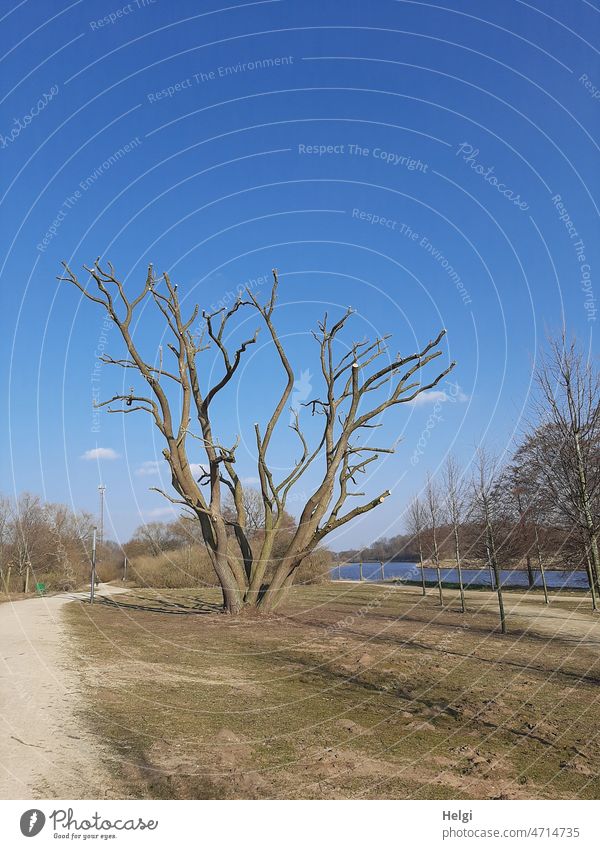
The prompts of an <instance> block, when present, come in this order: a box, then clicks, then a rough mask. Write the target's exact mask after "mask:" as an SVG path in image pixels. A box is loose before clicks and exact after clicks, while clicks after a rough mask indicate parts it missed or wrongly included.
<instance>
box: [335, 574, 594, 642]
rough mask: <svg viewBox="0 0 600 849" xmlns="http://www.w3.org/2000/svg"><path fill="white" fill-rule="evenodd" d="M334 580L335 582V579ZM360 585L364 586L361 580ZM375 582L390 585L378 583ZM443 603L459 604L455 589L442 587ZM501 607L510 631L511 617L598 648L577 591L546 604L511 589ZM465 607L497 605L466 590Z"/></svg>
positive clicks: (408, 589)
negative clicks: (503, 609)
mask: <svg viewBox="0 0 600 849" xmlns="http://www.w3.org/2000/svg"><path fill="white" fill-rule="evenodd" d="M336 583H337V582H336ZM339 583H340V584H342V585H343V584H358V585H359V584H360V581H351V580H346V581H340V582H339ZM363 585H364V586H368V583H367V582H365V583H364V584H363ZM379 586H390V585H389V584H379ZM397 589H398V592H402V593H411V594H413V595H415V596H416V597H420V595H421V588H420V587H417V586H410V585H404V586H398V588H397ZM427 592H428V593H432V594H436V593H437V589H435V588H434V587H429V589H428V590H427ZM444 599H445V602H446V604H448V605H449V606H450V607H453V608H454V609H458V607H459V603H460V602H459V599H460V596H459V592H458V590H455V589H448V588H447V587H444ZM504 607H505V609H506V615H507V619H508V628H509V631H510V626H511V621H512V623H513V625H515V624H516V625H517V626H518V627H519V628H520V629H525V630H527V631H528V632H529V633H532V634H541V635H542V636H549V637H559V638H560V639H562V640H566V641H567V642H574V643H580V644H581V645H586V646H592V647H596V648H600V612H598V613H593V612H592V609H591V602H590V601H589V599H588V598H585V599H584V598H583V597H582V596H581V595H576V594H573V595H566V594H564V595H562V596H557V595H555V594H552V595H551V596H550V604H548V605H545V604H544V603H543V596H542V594H541V593H539V592H538V593H536V594H535V595H531V594H529V593H526V592H523V593H516V592H514V590H511V591H510V592H506V593H504ZM467 608H468V609H469V610H475V611H484V610H488V611H489V612H490V613H495V612H496V611H497V609H498V597H497V595H496V593H495V592H493V591H492V590H490V591H485V590H478V591H477V592H469V591H468V590H467Z"/></svg>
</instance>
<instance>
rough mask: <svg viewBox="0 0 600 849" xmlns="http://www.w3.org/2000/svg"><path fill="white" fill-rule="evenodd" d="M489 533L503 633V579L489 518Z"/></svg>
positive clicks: (504, 631) (504, 621)
mask: <svg viewBox="0 0 600 849" xmlns="http://www.w3.org/2000/svg"><path fill="white" fill-rule="evenodd" d="M486 524H487V534H488V548H489V552H490V561H491V567H492V569H493V572H494V579H495V582H496V594H497V596H498V612H499V613H500V629H501V631H502V633H503V634H506V613H505V611H504V597H503V595H502V581H501V576H500V569H499V567H498V560H497V559H496V547H495V545H494V532H493V530H492V526H491V524H490V521H489V518H488V519H487V522H486Z"/></svg>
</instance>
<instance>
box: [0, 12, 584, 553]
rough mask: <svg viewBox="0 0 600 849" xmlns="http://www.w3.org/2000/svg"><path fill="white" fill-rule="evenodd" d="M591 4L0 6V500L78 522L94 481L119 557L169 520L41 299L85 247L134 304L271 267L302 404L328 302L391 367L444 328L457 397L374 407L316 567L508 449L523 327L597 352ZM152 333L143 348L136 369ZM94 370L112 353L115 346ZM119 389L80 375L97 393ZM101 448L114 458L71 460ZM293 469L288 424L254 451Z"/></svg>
mask: <svg viewBox="0 0 600 849" xmlns="http://www.w3.org/2000/svg"><path fill="white" fill-rule="evenodd" d="M596 6H598V3H597V0H596V2H587V0H535V2H531V3H528V2H521V0H503V2H498V3H491V2H486V3H482V2H480V1H479V0H444V2H441V3H440V4H434V3H421V2H404V0H374V2H370V3H367V2H347V0H327V2H323V0H319V2H316V1H315V0H303V2H297V0H269V2H254V3H244V2H237V3H235V2H229V3H228V4H225V3H223V2H219V0H214V2H204V0H202V2H191V0H187V2H186V1H185V0H184V2H177V3H168V2H166V0H155V2H150V0H137V2H135V0H134V2H132V3H129V4H122V3H120V0H115V2H90V1H89V0H81V1H80V2H75V3H70V4H69V3H68V2H65V3H63V2H57V0H52V1H51V2H44V3H34V2H32V0H25V2H21V3H13V2H9V3H7V2H2V6H1V8H2V15H4V18H3V20H2V40H3V44H2V52H1V55H2V59H1V65H2V89H1V92H2V94H1V99H2V103H1V106H0V109H1V115H0V163H1V181H2V203H1V215H2V222H1V223H2V233H3V239H2V266H1V268H2V272H1V273H2V286H1V291H0V298H1V307H2V323H3V332H2V334H1V335H0V345H1V353H2V362H3V364H4V367H3V369H2V377H1V380H2V383H1V392H2V394H1V397H2V414H1V421H2V427H3V430H4V432H3V434H2V436H3V438H2V440H1V444H0V452H1V453H0V469H1V472H2V481H1V484H2V485H1V489H2V490H3V491H4V492H5V493H7V494H14V493H15V492H18V491H21V490H31V491H34V492H39V493H41V494H43V496H44V497H45V498H47V499H49V500H59V501H65V502H67V503H70V504H73V505H74V506H78V507H81V508H85V509H88V510H95V509H96V505H97V492H96V488H97V486H98V484H99V482H100V481H101V480H102V481H103V482H104V483H105V484H106V486H107V507H108V514H109V518H108V533H109V534H110V535H111V536H113V537H115V538H121V539H124V538H126V537H127V535H128V534H129V533H130V531H131V530H132V529H133V527H135V526H136V525H137V524H138V523H139V522H140V521H142V520H144V519H145V520H149V519H152V518H156V517H161V518H164V517H165V515H166V514H165V513H164V511H165V502H164V501H163V500H162V499H161V498H160V496H158V495H156V494H153V493H150V492H148V488H149V486H152V485H158V484H159V482H160V479H161V474H162V476H163V483H165V484H167V485H168V480H166V479H165V477H164V469H163V467H162V466H159V472H158V473H156V469H155V466H154V465H153V464H155V461H156V460H157V459H160V450H161V448H162V445H161V444H160V442H159V440H158V435H157V434H155V433H153V431H152V429H151V427H150V423H149V422H148V421H147V420H145V419H144V418H143V417H137V418H136V416H127V417H119V416H109V415H106V414H103V415H102V416H101V418H100V424H99V430H98V429H97V428H96V430H94V420H93V416H92V408H91V402H92V390H93V388H95V387H94V384H93V382H92V375H93V372H94V367H95V357H96V353H97V351H98V343H99V341H101V339H102V332H103V316H102V315H101V313H100V312H99V310H98V309H97V308H95V307H94V305H91V304H88V303H81V302H80V297H79V296H78V293H77V292H75V291H74V290H72V289H70V288H68V287H67V286H66V285H65V284H62V285H59V284H58V283H57V282H56V281H55V277H56V275H57V274H58V273H59V271H60V265H59V263H60V260H61V259H67V260H68V261H69V262H70V263H71V264H72V265H73V266H74V267H80V266H81V265H82V263H89V262H90V261H92V260H93V259H94V258H95V257H96V256H99V255H100V256H102V257H104V258H108V259H110V260H111V261H112V262H113V264H114V265H115V266H116V268H117V269H118V270H119V272H120V273H121V274H122V276H123V277H124V278H125V279H126V280H127V284H128V286H131V287H132V289H135V288H136V287H138V286H140V285H141V283H142V282H143V279H144V277H145V269H146V267H147V263H148V262H149V261H152V262H153V263H154V266H155V268H156V270H157V271H162V270H168V271H169V272H170V273H171V275H172V277H173V278H174V279H175V280H176V281H177V282H178V284H179V287H180V291H181V292H183V293H185V295H186V297H189V298H190V300H192V301H199V302H200V304H201V306H203V307H210V306H211V305H213V304H216V303H218V302H219V300H220V299H222V298H223V297H226V296H227V293H228V292H230V291H233V290H235V288H236V286H237V285H238V284H240V283H244V282H245V281H248V280H250V279H252V278H257V277H259V276H264V275H266V274H268V272H269V269H270V268H272V267H273V266H277V267H278V268H279V269H280V273H281V279H282V285H281V305H282V306H281V309H280V310H279V311H278V314H277V318H278V321H279V326H280V328H281V331H282V333H283V334H285V335H286V338H287V339H288V344H289V350H290V355H291V357H292V361H293V365H294V369H295V371H296V372H297V374H298V379H299V382H300V387H299V389H298V393H300V394H301V393H302V392H303V388H302V387H303V386H304V384H303V382H302V381H303V379H302V372H306V371H307V370H309V371H310V373H311V374H312V375H313V377H311V378H310V379H309V378H308V377H307V376H306V375H305V378H304V380H309V382H310V383H311V384H312V386H313V390H312V392H313V393H314V391H315V389H316V388H317V387H318V382H317V378H316V376H315V374H316V372H317V361H316V359H315V349H314V344H313V343H312V342H311V338H310V335H309V331H310V328H311V327H313V326H314V324H315V322H316V320H317V318H318V317H319V316H320V315H321V313H322V312H323V310H324V309H325V308H327V309H328V310H329V312H330V314H332V315H334V314H337V312H338V311H340V310H342V309H344V308H345V307H346V306H347V305H349V304H350V305H352V306H353V307H355V309H356V310H357V315H356V317H355V319H354V328H355V334H354V335H356V336H357V337H362V336H363V335H364V334H365V333H366V334H368V335H373V334H376V333H393V334H394V339H393V341H392V350H393V352H394V353H395V352H396V351H402V352H403V353H407V352H410V351H412V350H414V348H415V345H416V344H417V343H418V344H423V343H424V342H425V341H427V339H429V338H430V337H431V336H433V335H435V334H436V333H437V331H438V329H439V328H440V327H441V326H445V327H446V328H447V330H448V337H447V347H446V352H445V358H446V359H447V358H448V357H451V358H453V359H456V360H457V361H458V367H457V369H456V372H455V378H454V379H455V380H456V381H457V383H458V387H456V386H450V385H449V384H448V383H446V384H444V385H443V386H441V387H440V390H441V391H443V392H445V393H446V398H447V400H438V404H437V406H436V404H435V401H436V398H439V396H432V397H430V398H429V399H428V403H422V404H419V405H414V406H412V407H410V408H408V407H400V408H398V409H397V410H396V411H394V413H393V414H391V415H390V417H389V419H388V423H387V425H386V427H385V430H384V433H383V434H381V433H380V434H378V435H377V439H378V441H381V440H382V439H383V437H385V438H388V439H389V440H393V439H394V438H395V437H396V436H398V435H402V437H403V441H402V442H401V444H400V445H399V447H398V451H397V453H396V455H395V456H394V457H393V458H388V459H386V461H385V462H384V463H382V464H381V465H380V466H379V467H378V468H377V469H376V470H374V472H373V474H372V475H371V476H370V478H369V480H368V481H367V483H366V485H365V486H366V491H367V493H368V494H370V495H371V494H375V493H376V492H378V491H380V490H381V489H383V488H385V487H386V486H390V488H391V489H392V492H393V494H392V497H391V498H390V499H388V501H387V502H386V504H385V505H384V506H383V507H381V508H380V509H379V510H378V511H376V512H375V513H372V514H370V516H369V518H368V519H366V520H364V521H362V522H361V523H359V524H358V525H354V526H352V527H348V528H347V529H346V530H345V533H344V535H343V537H341V538H340V539H338V540H337V541H336V547H347V546H350V545H357V544H361V543H368V542H371V541H373V540H374V539H375V538H376V537H377V536H379V535H382V534H385V535H390V534H393V533H398V532H399V531H400V530H401V529H402V511H403V509H404V507H405V505H406V502H407V500H408V498H409V497H410V496H411V495H412V494H413V493H414V492H415V491H417V490H418V489H419V487H420V486H421V485H422V482H423V479H424V475H425V472H426V470H427V469H431V470H432V471H433V472H435V470H436V469H437V468H438V466H439V464H440V463H441V462H443V459H444V456H445V455H446V453H447V452H448V450H454V451H456V453H457V454H458V455H459V457H460V458H461V459H462V460H463V461H464V462H465V463H468V461H469V459H470V457H471V456H472V452H473V447H474V445H475V444H476V443H477V441H478V440H480V439H481V438H483V437H484V436H485V438H486V440H488V441H489V442H490V443H491V444H492V445H493V446H494V447H495V448H496V449H498V450H503V449H505V448H506V447H507V446H509V445H510V442H511V439H512V438H513V435H514V433H515V431H517V432H518V430H519V428H520V427H521V425H522V416H523V408H524V406H525V405H526V403H527V398H528V394H529V392H530V378H531V363H532V357H533V355H534V353H535V350H536V348H537V347H538V345H539V343H540V340H541V339H542V338H543V336H544V333H545V330H546V328H557V327H559V326H560V323H561V320H562V315H563V311H564V315H565V316H566V320H567V323H568V325H569V327H570V328H571V329H572V330H573V331H574V332H576V333H577V334H578V335H579V336H580V337H581V338H582V339H584V340H585V341H586V343H587V342H590V343H591V345H592V347H593V346H594V344H595V343H594V339H593V331H594V329H595V323H596V316H595V314H594V309H593V307H594V306H595V301H594V300H593V299H594V298H595V297H598V298H600V282H598V281H597V280H596V281H595V278H596V277H597V276H598V269H600V252H599V245H598V237H597V233H598V207H597V205H598V204H599V203H600V197H599V192H598V173H599V172H598V142H597V141H596V140H597V139H598V132H597V131H598V126H599V119H600V53H599V43H600V41H599V39H598V32H599V31H600V11H599V10H598V9H597V8H596ZM596 95H597V96H596ZM595 139H596V140H595ZM309 146H313V149H316V150H317V151H318V150H319V149H321V150H323V149H324V150H325V152H323V153H322V154H320V153H319V152H309ZM557 195H560V197H561V200H560V202H559V201H558V199H557V197H556V196H557ZM559 203H562V206H560V205H559ZM377 217H379V219H380V220H382V219H383V220H384V221H385V223H384V224H382V223H379V222H377V220H375V222H374V218H375V219H377ZM561 217H562V220H561ZM411 232H412V233H416V234H417V236H415V237H411ZM44 240H45V241H44ZM580 240H581V242H580ZM577 245H579V252H578V249H577ZM582 256H583V257H584V259H582ZM586 285H587V286H588V289H587V291H584V287H585V286H586ZM461 287H462V288H461ZM157 326H158V325H157V322H156V321H155V320H154V319H152V317H151V316H150V315H148V316H145V317H144V319H143V320H142V323H141V325H140V328H139V331H138V332H139V336H138V338H139V339H140V342H141V344H143V345H148V350H150V351H151V352H153V353H154V352H155V351H156V346H157V344H158V342H157V338H156V329H157ZM349 330H350V327H349ZM351 335H352V334H350V332H349V333H348V335H347V337H346V339H347V340H349V337H350V336H351ZM106 350H108V351H110V353H112V354H114V355H117V354H119V353H121V351H122V349H121V347H120V345H119V341H118V338H117V332H116V331H115V330H112V331H109V333H108V345H107V348H106ZM268 362H269V351H268V349H266V348H264V347H263V346H262V344H259V345H257V346H256V349H255V350H253V351H252V355H251V356H250V357H249V358H248V364H247V367H246V369H245V371H244V373H243V375H242V379H241V380H240V381H239V383H238V384H236V386H235V391H234V392H232V393H231V394H230V396H229V399H228V404H225V403H223V404H221V405H220V407H219V413H220V420H219V426H218V433H219V436H221V438H222V439H223V441H230V440H231V439H232V438H233V435H234V434H235V432H238V431H239V432H240V434H241V437H242V442H243V444H246V442H247V441H248V440H249V439H250V438H251V424H252V422H254V421H263V420H264V419H265V415H266V411H267V409H268V403H269V401H270V400H271V399H272V398H274V397H275V395H276V393H277V390H278V387H279V385H280V384H279V383H278V382H277V380H278V379H279V378H278V377H277V378H273V377H272V376H271V375H270V373H269V370H268ZM123 379H124V376H123V373H122V372H121V371H120V370H118V369H117V370H112V371H111V370H110V367H108V366H105V367H103V368H102V370H101V374H100V379H99V383H98V384H97V386H98V387H99V389H100V391H101V394H102V396H103V397H108V396H111V395H113V394H114V392H115V391H118V390H119V388H120V387H121V386H122V385H123ZM129 383H130V379H129V377H128V376H127V375H125V385H126V386H128V385H129ZM451 393H454V394H452V395H451ZM443 397H444V396H442V399H443ZM140 415H141V414H140ZM309 428H310V425H309ZM284 431H285V429H284ZM420 439H421V442H420V443H419V440H420ZM419 444H421V446H425V447H424V448H423V450H422V454H417V455H415V450H417V446H418V445H419ZM97 448H103V449H106V451H105V452H104V453H107V452H112V454H113V456H114V459H104V460H101V461H95V460H86V459H83V456H84V455H85V452H88V451H92V450H94V449H97ZM294 451H295V447H292V444H291V443H290V442H289V437H288V435H287V433H285V432H283V433H282V435H281V438H279V439H278V440H277V441H276V443H275V445H274V452H273V459H274V461H275V462H276V463H277V464H279V465H280V466H281V467H284V466H285V464H286V462H288V461H289V458H290V454H291V453H293V452H294ZM251 453H252V452H251V450H250V449H248V450H247V451H246V450H244V449H242V450H240V456H239V468H240V471H241V473H242V476H244V477H245V478H247V479H251V478H252V477H253V476H254V475H255V474H256V472H255V469H254V468H253V466H252V463H251ZM415 459H416V461H415ZM306 486H307V487H308V482H307V484H306ZM301 496H302V488H300V491H299V493H298V499H300V498H301ZM297 503H298V502H296V504H297Z"/></svg>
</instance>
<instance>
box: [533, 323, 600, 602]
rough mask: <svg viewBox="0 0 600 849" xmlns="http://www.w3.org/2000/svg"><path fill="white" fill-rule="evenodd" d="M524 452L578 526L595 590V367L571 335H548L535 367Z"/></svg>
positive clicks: (598, 523) (599, 443) (598, 423)
mask: <svg viewBox="0 0 600 849" xmlns="http://www.w3.org/2000/svg"><path fill="white" fill-rule="evenodd" d="M535 377H536V383H537V386H538V390H539V392H538V398H537V399H536V402H535V403H534V411H535V412H536V413H537V416H538V419H539V424H538V425H537V427H535V429H534V430H533V432H531V433H530V434H529V438H530V446H529V447H530V454H531V456H532V457H533V458H534V460H535V464H536V468H537V471H538V473H539V474H540V475H541V476H542V477H543V479H544V480H545V483H546V485H547V487H548V490H549V492H550V493H551V497H552V499H553V500H554V502H555V504H557V505H559V507H560V509H561V511H562V512H563V514H564V515H565V516H566V517H568V519H569V520H570V521H571V522H572V523H573V525H574V526H576V527H579V528H580V530H581V532H582V534H583V536H584V537H585V547H586V551H587V553H588V554H589V560H590V568H591V572H592V583H593V584H594V587H595V592H596V594H598V593H599V592H600V551H599V545H598V534H599V532H600V510H599V509H598V502H599V500H600V373H599V372H598V370H597V369H596V368H595V367H594V364H593V363H592V362H591V361H590V360H587V359H585V357H584V356H583V354H582V352H581V350H580V349H579V348H578V346H577V343H576V342H575V341H571V342H568V341H567V339H566V335H565V334H564V333H563V334H562V335H561V336H560V337H558V338H555V339H550V341H549V349H548V352H547V353H546V355H545V356H544V357H543V358H542V362H541V365H540V366H539V368H538V369H537V372H536V375H535Z"/></svg>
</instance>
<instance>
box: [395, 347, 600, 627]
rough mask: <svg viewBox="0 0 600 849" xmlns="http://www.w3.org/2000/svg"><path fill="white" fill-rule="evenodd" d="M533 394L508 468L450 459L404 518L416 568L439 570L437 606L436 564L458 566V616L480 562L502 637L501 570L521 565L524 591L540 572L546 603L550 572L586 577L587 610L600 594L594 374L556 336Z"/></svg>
mask: <svg viewBox="0 0 600 849" xmlns="http://www.w3.org/2000/svg"><path fill="white" fill-rule="evenodd" d="M535 386H536V391H535V393H534V397H533V401H532V407H531V420H530V422H529V424H528V426H527V428H526V431H525V433H524V435H523V437H522V439H521V441H520V442H519V444H518V445H517V447H516V450H515V451H514V452H513V454H512V456H511V457H510V458H508V460H505V459H504V458H501V457H497V456H494V455H493V454H492V453H490V452H489V451H487V450H486V449H485V448H484V447H482V446H480V447H478V449H477V450H476V453H475V460H474V463H473V464H472V468H471V469H470V470H464V469H462V468H461V467H460V466H459V464H458V463H457V461H456V460H455V459H454V458H453V457H449V458H448V459H447V460H446V463H445V466H444V469H443V473H442V475H441V480H440V482H438V483H436V482H434V481H433V479H432V478H431V476H429V477H428V480H427V484H426V487H425V490H424V493H423V494H422V495H421V496H420V497H417V498H415V499H414V500H413V501H412V503H411V504H410V506H409V511H408V512H409V523H408V524H409V527H410V532H411V535H412V537H413V539H414V540H415V541H416V544H417V548H418V551H419V556H420V562H421V567H423V563H424V560H425V559H429V560H430V561H431V562H432V564H433V566H434V568H435V569H436V570H437V584H438V592H439V596H440V603H442V604H443V590H442V581H441V578H440V563H441V562H442V560H444V561H445V560H450V561H451V562H453V563H454V564H455V566H456V569H457V575H458V583H459V588H460V597H461V609H462V610H463V612H464V610H465V607H466V603H465V593H464V582H463V575H462V569H463V567H464V566H465V565H466V564H467V563H469V562H473V561H475V562H477V563H481V562H482V561H483V562H485V563H486V564H487V565H488V567H489V569H490V572H491V573H492V576H493V584H494V586H495V588H496V592H497V595H498V609H499V615H500V622H501V628H502V631H503V632H505V631H506V615H505V609H504V600H503V595H502V582H501V576H500V569H501V566H503V567H509V568H514V567H518V566H519V565H521V564H523V566H524V567H525V568H526V569H527V574H528V579H529V585H530V587H532V586H533V585H534V581H535V571H538V572H539V574H540V576H541V582H542V587H543V590H544V598H545V602H546V603H548V591H547V586H546V578H545V568H546V567H548V566H559V565H560V566H563V567H564V566H567V567H569V566H570V567H571V568H585V570H586V572H587V575H588V583H589V588H590V594H591V600H592V606H593V609H594V610H596V609H597V598H598V595H599V593H600V560H599V546H598V534H599V532H600V375H599V373H598V369H597V368H596V367H595V365H594V363H593V362H592V360H591V359H589V358H588V357H586V356H585V355H584V352H582V351H581V350H580V349H578V347H577V345H576V344H575V343H574V342H567V340H566V338H565V336H564V335H562V336H561V337H559V338H557V339H553V340H550V342H549V345H548V350H547V352H546V353H545V354H544V355H543V357H542V359H541V362H540V365H539V367H538V368H537V370H536V372H535ZM423 574H424V573H423V572H422V575H423ZM423 592H425V581H424V579H423Z"/></svg>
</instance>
